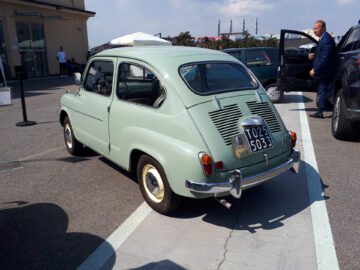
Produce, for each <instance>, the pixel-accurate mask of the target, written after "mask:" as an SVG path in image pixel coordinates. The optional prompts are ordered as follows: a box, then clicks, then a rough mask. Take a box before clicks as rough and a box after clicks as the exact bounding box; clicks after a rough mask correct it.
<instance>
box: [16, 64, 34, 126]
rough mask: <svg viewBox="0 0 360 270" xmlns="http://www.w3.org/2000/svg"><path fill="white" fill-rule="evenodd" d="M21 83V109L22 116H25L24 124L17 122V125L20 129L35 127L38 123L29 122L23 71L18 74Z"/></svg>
mask: <svg viewBox="0 0 360 270" xmlns="http://www.w3.org/2000/svg"><path fill="white" fill-rule="evenodd" d="M17 75H18V78H19V82H20V93H21V108H22V114H23V120H24V121H22V122H17V123H16V125H17V126H19V127H23V126H32V125H35V124H36V122H34V121H28V120H27V115H26V105H25V94H24V84H23V80H22V79H23V78H22V77H23V71H21V70H20V71H18V73H17Z"/></svg>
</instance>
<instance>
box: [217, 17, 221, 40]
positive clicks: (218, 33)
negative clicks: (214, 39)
mask: <svg viewBox="0 0 360 270" xmlns="http://www.w3.org/2000/svg"><path fill="white" fill-rule="evenodd" d="M217 36H218V37H219V36H220V20H219V22H218V35H217Z"/></svg>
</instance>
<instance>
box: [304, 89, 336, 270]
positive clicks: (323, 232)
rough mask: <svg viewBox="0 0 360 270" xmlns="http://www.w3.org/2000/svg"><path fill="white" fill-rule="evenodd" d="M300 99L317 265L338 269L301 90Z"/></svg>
mask: <svg viewBox="0 0 360 270" xmlns="http://www.w3.org/2000/svg"><path fill="white" fill-rule="evenodd" d="M298 99H299V111H300V125H301V135H302V141H303V149H304V161H305V167H306V178H307V184H308V191H309V198H310V209H311V217H312V224H313V230H314V241H315V250H316V258H317V265H318V269H319V270H325V269H326V270H330V269H334V270H337V269H339V263H338V260H337V256H336V251H335V245H334V240H333V237H332V233H331V227H330V222H329V216H328V212H327V209H326V203H325V199H324V192H323V190H322V185H321V180H320V175H319V170H318V166H317V162H316V157H315V152H314V147H313V143H312V140H311V134H310V128H309V122H308V119H307V115H306V111H305V105H304V98H303V95H302V93H301V92H298Z"/></svg>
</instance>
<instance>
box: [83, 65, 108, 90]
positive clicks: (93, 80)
mask: <svg viewBox="0 0 360 270" xmlns="http://www.w3.org/2000/svg"><path fill="white" fill-rule="evenodd" d="M113 74H114V64H113V62H112V61H94V62H92V63H91V64H90V67H89V69H88V71H87V74H86V79H85V82H84V89H85V90H86V91H89V92H94V93H97V94H100V95H103V96H110V95H111V91H112V81H113Z"/></svg>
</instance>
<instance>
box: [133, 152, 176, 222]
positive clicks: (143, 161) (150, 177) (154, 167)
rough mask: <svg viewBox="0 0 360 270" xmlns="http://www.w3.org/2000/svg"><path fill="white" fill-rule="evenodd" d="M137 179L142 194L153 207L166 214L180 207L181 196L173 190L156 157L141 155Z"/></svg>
mask: <svg viewBox="0 0 360 270" xmlns="http://www.w3.org/2000/svg"><path fill="white" fill-rule="evenodd" d="M137 180H138V184H139V188H140V191H141V194H142V195H143V197H144V199H145V201H146V202H147V203H148V204H149V205H150V207H151V208H152V209H154V210H155V211H157V212H159V213H161V214H165V215H166V214H169V213H171V212H173V211H175V210H176V208H178V206H179V204H180V201H181V197H180V196H179V195H177V194H175V193H174V192H173V191H172V190H171V187H170V185H169V182H168V180H167V178H166V175H165V172H164V170H163V168H162V167H161V165H160V164H159V162H157V161H156V160H155V159H153V158H152V157H149V156H147V155H142V156H141V157H140V159H139V162H138V165H137Z"/></svg>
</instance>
